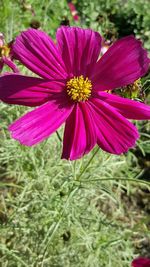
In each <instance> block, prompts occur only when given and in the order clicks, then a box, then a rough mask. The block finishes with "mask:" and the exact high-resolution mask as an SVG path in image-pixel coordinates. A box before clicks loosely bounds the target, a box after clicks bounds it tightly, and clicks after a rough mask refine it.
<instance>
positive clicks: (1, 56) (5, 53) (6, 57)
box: [0, 32, 19, 73]
mask: <svg viewBox="0 0 150 267" xmlns="http://www.w3.org/2000/svg"><path fill="white" fill-rule="evenodd" d="M4 65H7V66H8V67H9V68H10V69H12V71H13V72H16V73H19V70H18V68H17V66H16V65H15V64H14V62H13V55H12V51H11V43H9V44H6V43H5V40H4V35H3V34H2V33H1V32H0V72H1V71H2V70H3V67H4Z"/></svg>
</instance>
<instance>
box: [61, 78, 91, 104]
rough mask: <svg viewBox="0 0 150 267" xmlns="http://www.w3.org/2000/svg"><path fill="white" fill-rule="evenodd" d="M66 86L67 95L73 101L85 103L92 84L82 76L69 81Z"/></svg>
mask: <svg viewBox="0 0 150 267" xmlns="http://www.w3.org/2000/svg"><path fill="white" fill-rule="evenodd" d="M66 86H67V93H68V95H69V96H70V98H71V99H72V100H73V101H76V102H79V101H86V100H88V99H89V97H90V96H91V90H92V83H91V81H90V80H89V79H88V78H87V77H86V78H84V77H83V75H81V76H79V77H74V78H72V79H70V80H69V81H68V82H67V84H66Z"/></svg>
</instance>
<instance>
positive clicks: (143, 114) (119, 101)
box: [97, 92, 150, 120]
mask: <svg viewBox="0 0 150 267" xmlns="http://www.w3.org/2000/svg"><path fill="white" fill-rule="evenodd" d="M97 97H99V99H101V100H103V101H105V102H107V103H108V104H109V105H111V106H113V107H114V108H115V109H116V110H117V111H118V112H119V113H120V114H122V115H123V116H124V117H126V118H128V119H133V120H148V119H150V106H148V105H146V104H144V103H141V102H138V101H134V100H131V99H128V98H123V97H120V96H117V95H115V94H108V93H106V92H98V94H97Z"/></svg>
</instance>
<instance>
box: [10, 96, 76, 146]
mask: <svg viewBox="0 0 150 267" xmlns="http://www.w3.org/2000/svg"><path fill="white" fill-rule="evenodd" d="M59 102H60V101H49V102H48V103H46V104H44V105H42V106H40V107H38V108H36V109H35V110H33V111H31V112H29V113H27V114H26V115H24V116H23V117H21V118H20V119H18V120H17V121H15V122H14V123H12V124H11V125H10V126H9V130H10V132H11V135H12V137H13V138H14V139H16V140H18V141H19V142H20V143H21V144H23V145H26V146H32V145H35V144H38V143H40V142H41V141H43V140H44V139H46V138H47V137H49V136H50V135H51V134H52V133H53V132H55V131H56V130H57V129H58V128H59V127H60V126H61V124H62V123H64V122H65V120H66V119H67V117H68V116H69V114H70V112H71V111H72V108H73V105H72V106H71V105H70V104H61V103H59Z"/></svg>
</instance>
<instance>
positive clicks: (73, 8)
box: [68, 2, 79, 21]
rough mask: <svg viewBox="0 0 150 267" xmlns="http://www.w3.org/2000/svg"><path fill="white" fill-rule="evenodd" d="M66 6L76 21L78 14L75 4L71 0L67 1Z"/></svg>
mask: <svg viewBox="0 0 150 267" xmlns="http://www.w3.org/2000/svg"><path fill="white" fill-rule="evenodd" d="M68 6H69V9H70V12H71V14H72V16H73V19H74V20H75V21H78V20H79V16H78V11H77V10H76V7H75V5H74V4H73V3H72V2H69V3H68Z"/></svg>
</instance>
